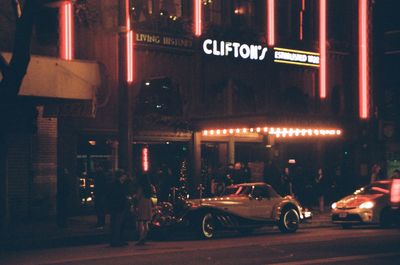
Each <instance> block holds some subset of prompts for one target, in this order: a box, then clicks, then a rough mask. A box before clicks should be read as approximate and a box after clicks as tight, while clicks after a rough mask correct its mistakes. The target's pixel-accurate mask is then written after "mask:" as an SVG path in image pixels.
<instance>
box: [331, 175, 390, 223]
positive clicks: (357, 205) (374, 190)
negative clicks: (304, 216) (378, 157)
mask: <svg viewBox="0 0 400 265" xmlns="http://www.w3.org/2000/svg"><path fill="white" fill-rule="evenodd" d="M391 184H392V180H382V181H377V182H374V183H372V184H370V185H367V186H365V187H362V188H360V189H358V190H356V191H355V192H354V193H353V194H351V195H349V196H346V197H344V198H343V199H341V200H339V201H337V202H335V203H333V204H332V222H333V223H335V224H340V225H341V226H342V227H343V228H350V227H351V226H353V225H357V224H380V225H381V226H382V227H389V226H391V225H392V223H393V222H394V215H393V210H392V209H391V204H390V188H391Z"/></svg>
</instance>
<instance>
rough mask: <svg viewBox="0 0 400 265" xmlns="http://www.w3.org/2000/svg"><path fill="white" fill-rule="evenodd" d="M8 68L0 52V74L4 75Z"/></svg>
mask: <svg viewBox="0 0 400 265" xmlns="http://www.w3.org/2000/svg"><path fill="white" fill-rule="evenodd" d="M8 69H9V65H8V63H7V61H6V59H4V57H3V55H1V54H0V71H1V73H2V75H3V76H4V75H6V71H7V70H8Z"/></svg>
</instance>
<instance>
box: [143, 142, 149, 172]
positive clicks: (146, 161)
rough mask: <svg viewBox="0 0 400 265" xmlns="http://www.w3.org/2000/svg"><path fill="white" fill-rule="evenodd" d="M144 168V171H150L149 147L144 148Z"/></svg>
mask: <svg viewBox="0 0 400 265" xmlns="http://www.w3.org/2000/svg"><path fill="white" fill-rule="evenodd" d="M142 169H143V172H147V171H149V149H148V148H147V147H144V148H143V149H142Z"/></svg>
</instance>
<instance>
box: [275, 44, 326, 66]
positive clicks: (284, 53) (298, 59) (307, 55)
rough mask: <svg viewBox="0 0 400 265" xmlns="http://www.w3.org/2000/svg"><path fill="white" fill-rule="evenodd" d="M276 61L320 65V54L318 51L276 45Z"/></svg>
mask: <svg viewBox="0 0 400 265" xmlns="http://www.w3.org/2000/svg"><path fill="white" fill-rule="evenodd" d="M274 62H276V63H286V64H296V65H305V66H312V67H319V63H320V56H319V53H316V52H308V51H300V50H293V49H286V48H278V47H275V48H274Z"/></svg>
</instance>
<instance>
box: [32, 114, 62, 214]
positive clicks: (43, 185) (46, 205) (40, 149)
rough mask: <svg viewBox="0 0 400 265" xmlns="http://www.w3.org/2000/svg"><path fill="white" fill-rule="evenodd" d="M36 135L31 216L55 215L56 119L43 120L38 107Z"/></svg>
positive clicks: (33, 148) (34, 137) (33, 155)
mask: <svg viewBox="0 0 400 265" xmlns="http://www.w3.org/2000/svg"><path fill="white" fill-rule="evenodd" d="M38 113H39V115H38V120H37V127H38V130H37V133H36V134H35V135H34V136H33V137H32V170H33V180H32V191H33V192H32V214H33V215H34V216H46V215H52V214H55V209H56V194H57V118H43V117H42V114H43V107H38Z"/></svg>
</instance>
